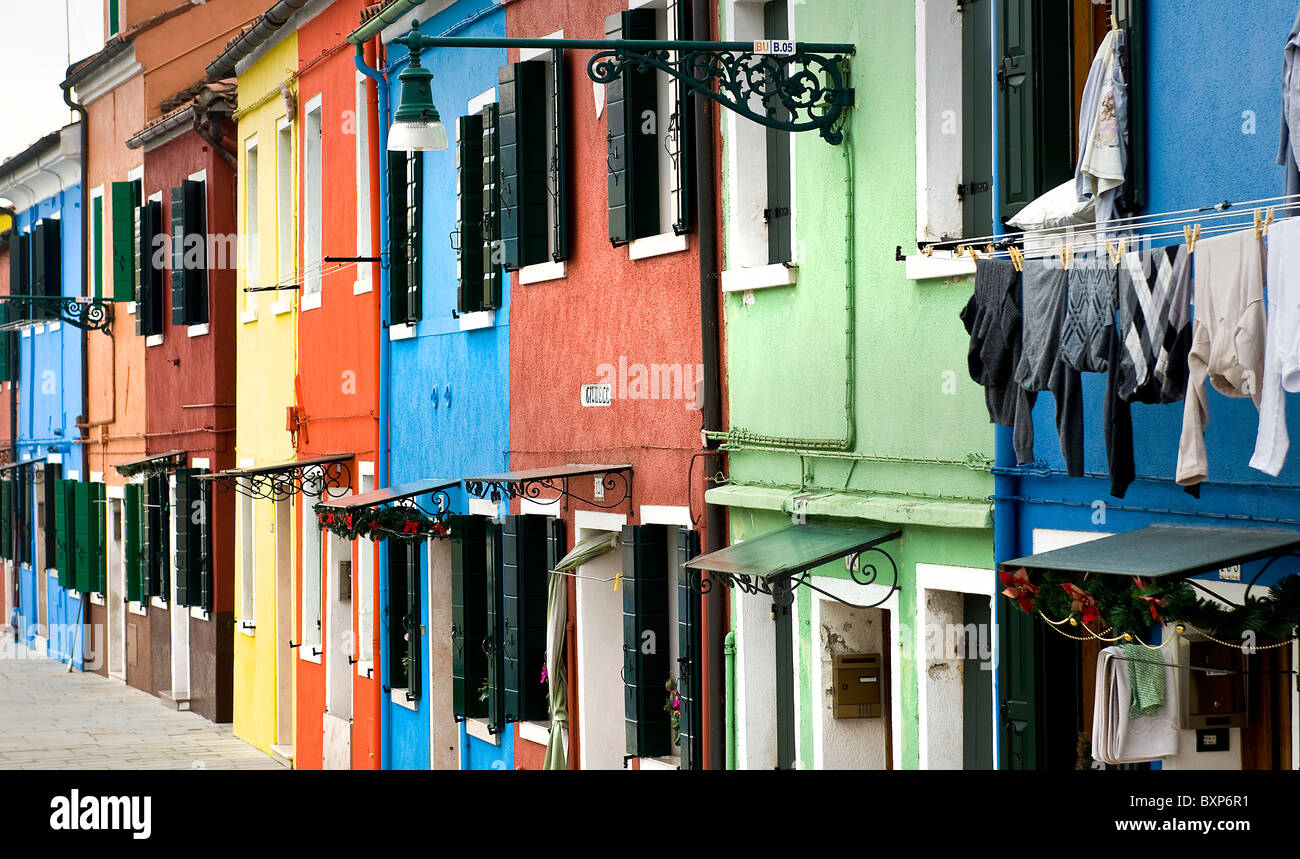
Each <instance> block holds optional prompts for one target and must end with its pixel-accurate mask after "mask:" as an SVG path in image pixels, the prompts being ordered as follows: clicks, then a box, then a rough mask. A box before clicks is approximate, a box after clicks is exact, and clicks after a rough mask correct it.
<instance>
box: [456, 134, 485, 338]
mask: <svg viewBox="0 0 1300 859" xmlns="http://www.w3.org/2000/svg"><path fill="white" fill-rule="evenodd" d="M483 257H484V254H483V117H482V116H481V115H480V114H472V115H470V116H462V117H459V118H458V119H457V120H456V312H457V313H473V312H474V311H476V310H482V309H483Z"/></svg>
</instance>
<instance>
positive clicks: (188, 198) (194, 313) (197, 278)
mask: <svg viewBox="0 0 1300 859" xmlns="http://www.w3.org/2000/svg"><path fill="white" fill-rule="evenodd" d="M181 190H182V192H183V195H184V198H185V235H186V236H196V237H197V238H198V239H199V241H198V243H197V246H196V247H195V248H194V251H195V254H196V255H197V257H198V259H197V260H191V265H190V269H189V271H187V272H186V273H185V322H186V324H187V325H202V324H203V323H205V322H207V321H208V256H207V255H208V197H207V184H206V183H205V182H195V181H192V180H190V179H186V180H185V181H184V182H182V183H181ZM192 244H193V243H192Z"/></svg>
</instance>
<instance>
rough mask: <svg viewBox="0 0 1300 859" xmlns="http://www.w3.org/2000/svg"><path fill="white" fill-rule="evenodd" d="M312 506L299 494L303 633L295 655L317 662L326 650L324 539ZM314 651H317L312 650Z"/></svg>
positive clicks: (300, 611)
mask: <svg viewBox="0 0 1300 859" xmlns="http://www.w3.org/2000/svg"><path fill="white" fill-rule="evenodd" d="M312 506H313V505H312V502H311V501H310V500H308V497H307V495H306V494H302V495H299V496H298V507H299V514H298V518H299V521H300V522H301V523H302V530H301V533H302V547H301V548H302V555H301V557H302V567H301V571H302V588H301V590H300V595H301V596H300V599H299V603H298V607H299V614H298V616H299V617H300V618H301V619H302V632H301V642H300V646H299V647H298V648H297V651H298V658H299V659H301V660H302V661H303V662H314V663H316V664H317V665H320V664H321V658H322V657H323V656H324V651H325V642H324V635H325V629H324V624H325V611H324V596H325V595H324V592H323V591H322V590H321V588H322V583H321V578H322V575H323V562H324V540H323V539H322V532H321V527H320V523H319V522H317V521H316V513H315V511H314V510H312ZM309 571H314V575H308V572H309ZM313 650H315V651H316V652H315V653H313V652H312V651H313Z"/></svg>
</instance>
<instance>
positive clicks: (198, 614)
mask: <svg viewBox="0 0 1300 859" xmlns="http://www.w3.org/2000/svg"><path fill="white" fill-rule="evenodd" d="M190 617H192V618H194V619H195V620H211V619H212V618H211V617H210V616H209V615H208V610H207V609H205V608H199V607H198V606H191V607H190Z"/></svg>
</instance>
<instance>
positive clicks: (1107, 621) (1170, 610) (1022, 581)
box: [998, 569, 1300, 639]
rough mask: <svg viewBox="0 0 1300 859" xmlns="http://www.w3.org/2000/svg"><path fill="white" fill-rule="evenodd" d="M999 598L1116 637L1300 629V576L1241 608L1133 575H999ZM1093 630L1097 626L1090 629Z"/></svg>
mask: <svg viewBox="0 0 1300 859" xmlns="http://www.w3.org/2000/svg"><path fill="white" fill-rule="evenodd" d="M998 577H999V579H1000V580H1001V582H1002V585H1003V587H1004V588H1005V590H1003V591H1002V594H1003V595H1004V596H1006V597H1009V598H1010V599H1011V600H1012V601H1014V602H1015V603H1017V604H1018V605H1019V606H1020V609H1021V610H1022V611H1024V612H1025V613H1026V614H1033V613H1035V612H1042V614H1043V615H1044V616H1045V617H1048V618H1050V619H1052V620H1053V621H1060V620H1064V619H1066V618H1069V619H1070V620H1071V622H1075V621H1076V620H1077V621H1080V622H1082V623H1084V624H1086V625H1090V626H1091V625H1093V624H1094V623H1095V622H1098V621H1100V623H1101V624H1103V625H1104V627H1109V628H1110V629H1111V630H1113V631H1114V633H1116V634H1121V633H1132V634H1134V635H1140V634H1141V633H1144V632H1145V631H1146V630H1148V629H1150V628H1151V626H1153V625H1156V624H1163V623H1178V622H1182V623H1188V624H1191V625H1192V626H1194V627H1196V628H1197V629H1200V630H1204V631H1205V632H1208V633H1211V634H1213V635H1215V636H1217V637H1219V638H1225V639H1234V638H1241V637H1242V635H1243V633H1245V632H1246V631H1247V630H1251V631H1253V632H1254V633H1255V634H1256V635H1259V636H1266V637H1269V638H1275V639H1284V638H1290V637H1291V636H1292V635H1294V634H1295V629H1296V626H1297V625H1300V575H1290V576H1287V577H1286V578H1284V579H1281V580H1280V581H1278V583H1277V584H1275V585H1273V586H1272V587H1271V588H1269V589H1268V592H1267V593H1265V594H1264V595H1262V596H1258V597H1255V596H1252V597H1249V598H1247V600H1246V602H1245V604H1244V605H1241V606H1227V605H1224V604H1223V603H1220V602H1217V601H1215V600H1209V599H1204V598H1202V597H1200V596H1199V595H1198V594H1197V592H1196V590H1195V589H1194V588H1193V587H1192V586H1191V585H1189V584H1188V583H1187V582H1186V581H1179V582H1174V583H1172V584H1169V585H1163V584H1161V583H1159V582H1158V581H1148V580H1145V579H1142V578H1139V577H1137V576H1132V577H1127V576H1108V575H1107V576H1102V575H1098V576H1091V577H1089V576H1083V577H1079V576H1071V575H1065V574H1061V573H1035V574H1034V575H1033V576H1032V577H1031V576H1030V575H1029V574H1028V572H1026V571H1025V570H1024V569H1019V570H1015V571H1007V570H999V571H998ZM1094 628H1096V627H1094Z"/></svg>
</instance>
